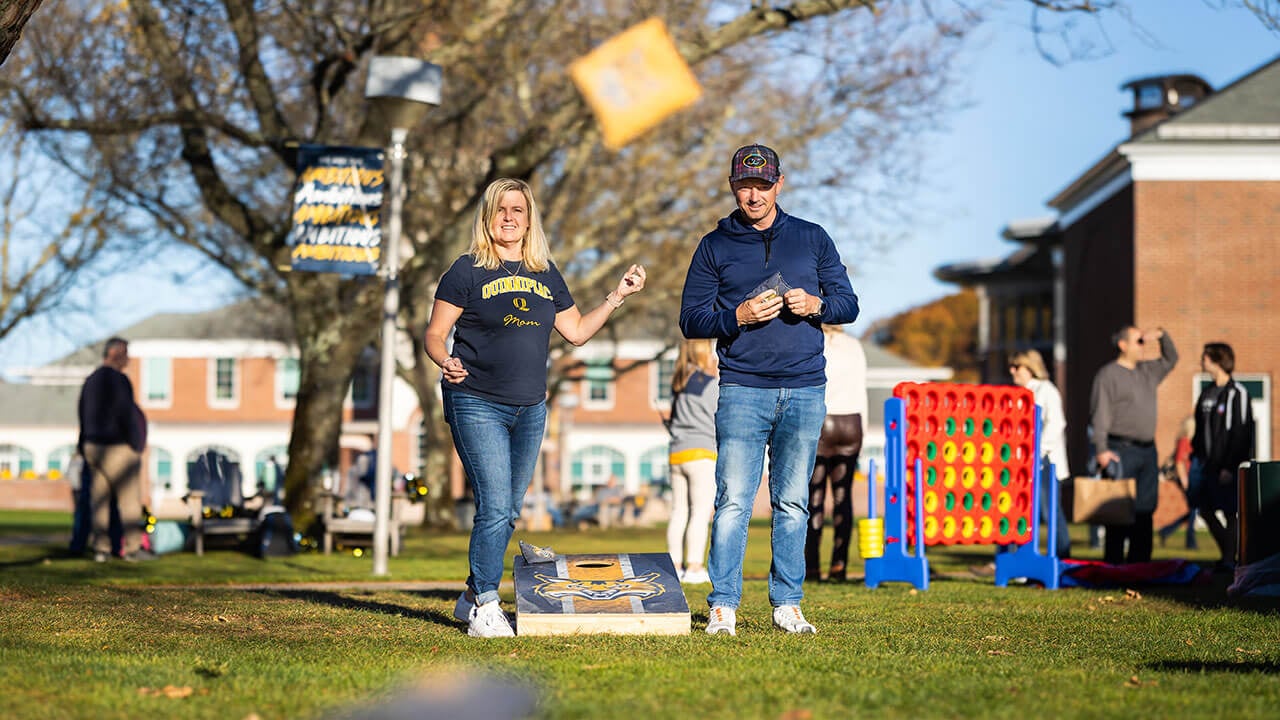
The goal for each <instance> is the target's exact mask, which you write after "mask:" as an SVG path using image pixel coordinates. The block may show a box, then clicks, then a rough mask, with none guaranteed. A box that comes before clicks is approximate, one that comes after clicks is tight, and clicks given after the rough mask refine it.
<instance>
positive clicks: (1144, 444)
mask: <svg viewBox="0 0 1280 720" xmlns="http://www.w3.org/2000/svg"><path fill="white" fill-rule="evenodd" d="M1155 342H1158V343H1160V357H1159V358H1158V359H1155V360H1143V359H1142V355H1143V349H1144V347H1145V346H1146V345H1147V344H1148V343H1155ZM1111 343H1112V345H1114V346H1115V348H1116V350H1117V351H1118V352H1117V355H1116V359H1115V360H1113V361H1112V362H1109V363H1107V364H1106V365H1103V366H1102V368H1101V369H1099V370H1098V374H1097V375H1095V376H1094V378H1093V391H1092V394H1091V395H1090V399H1089V407H1090V415H1091V424H1092V426H1093V442H1094V447H1095V449H1096V452H1097V455H1096V459H1097V462H1098V467H1099V468H1102V469H1105V468H1106V467H1107V466H1108V465H1110V464H1111V463H1115V462H1119V463H1120V467H1121V472H1122V473H1123V476H1124V477H1132V478H1134V479H1135V480H1136V481H1137V486H1138V490H1137V497H1136V498H1135V499H1134V521H1133V524H1132V525H1108V526H1106V540H1105V541H1104V543H1103V559H1104V560H1105V561H1106V562H1108V563H1111V564H1120V563H1122V562H1125V561H1126V560H1127V561H1128V562H1131V563H1136V562H1147V561H1148V560H1150V559H1151V543H1152V527H1151V518H1152V516H1153V515H1154V513H1155V509H1156V500H1157V499H1158V498H1159V491H1160V488H1159V483H1160V459H1159V456H1158V455H1157V454H1156V442H1155V435H1156V390H1157V388H1158V387H1159V386H1160V381H1161V380H1164V379H1165V377H1166V376H1167V375H1168V374H1169V373H1170V372H1171V371H1172V370H1173V366H1174V365H1176V364H1177V363H1178V351H1177V349H1176V348H1175V347H1174V346H1173V340H1172V339H1170V338H1169V335H1168V333H1166V332H1164V330H1161V329H1155V330H1146V331H1143V330H1139V329H1138V328H1136V327H1134V326H1132V325H1126V326H1125V327H1122V328H1120V329H1119V330H1117V331H1116V332H1115V333H1114V334H1113V335H1112V336H1111ZM1126 540H1127V541H1128V544H1129V549H1128V554H1127V555H1126V554H1125V541H1126Z"/></svg>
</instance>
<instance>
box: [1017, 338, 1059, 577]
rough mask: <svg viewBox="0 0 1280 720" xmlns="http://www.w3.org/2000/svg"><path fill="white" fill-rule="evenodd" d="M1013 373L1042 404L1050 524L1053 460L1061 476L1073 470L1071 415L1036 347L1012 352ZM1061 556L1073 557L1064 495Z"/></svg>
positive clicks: (1043, 491)
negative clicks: (1069, 451) (1069, 453)
mask: <svg viewBox="0 0 1280 720" xmlns="http://www.w3.org/2000/svg"><path fill="white" fill-rule="evenodd" d="M1009 374H1010V375H1011V376H1013V383H1014V384H1015V385H1019V386H1022V387H1024V388H1027V389H1029V390H1031V394H1032V395H1033V396H1035V402H1036V405H1038V406H1040V412H1041V416H1042V419H1043V426H1042V427H1041V428H1040V458H1041V461H1040V462H1041V465H1040V480H1041V482H1040V522H1041V523H1042V524H1044V526H1045V527H1048V526H1049V514H1048V509H1049V490H1050V489H1051V487H1052V486H1051V485H1050V483H1051V482H1053V478H1050V475H1049V464H1050V463H1052V464H1053V469H1054V472H1055V474H1056V475H1057V478H1056V479H1057V480H1059V481H1061V480H1064V479H1066V478H1067V477H1068V476H1069V475H1070V474H1071V473H1070V471H1069V470H1068V469H1067V416H1066V415H1065V414H1064V413H1063V412H1062V395H1061V394H1060V393H1059V392H1058V388H1056V387H1054V386H1053V383H1051V382H1049V371H1048V370H1047V369H1046V368H1045V365H1044V358H1042V357H1040V353H1039V352H1038V351H1036V350H1024V351H1022V352H1016V353H1014V354H1012V355H1010V356H1009ZM1056 512H1057V515H1058V544H1057V548H1058V557H1060V558H1066V557H1071V538H1070V536H1069V535H1068V534H1067V517H1066V514H1065V513H1064V512H1063V511H1062V498H1061V496H1059V498H1058V507H1057V508H1056Z"/></svg>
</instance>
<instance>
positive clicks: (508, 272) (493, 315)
mask: <svg viewBox="0 0 1280 720" xmlns="http://www.w3.org/2000/svg"><path fill="white" fill-rule="evenodd" d="M474 263H475V260H474V259H473V258H472V257H471V256H470V255H463V256H462V257H459V258H458V259H457V260H455V261H454V263H453V266H452V267H450V268H449V269H448V270H447V271H446V272H445V274H444V276H443V277H441V278H440V285H439V287H437V288H436V299H437V300H443V301H444V302H447V303H449V304H450V305H456V306H458V307H460V308H462V315H461V316H460V317H459V318H458V322H457V324H456V325H454V332H453V355H454V356H455V357H457V358H458V359H459V360H461V361H462V366H463V367H464V368H466V370H467V377H466V379H464V380H463V381H462V382H461V383H457V384H455V383H450V382H446V381H443V380H442V382H444V386H445V387H446V388H447V389H450V390H462V391H464V392H468V393H471V394H472V395H478V396H480V397H482V398H485V399H486V400H492V401H494V402H499V403H503V404H504V405H536V404H538V403H540V402H542V401H543V400H544V399H546V396H547V349H548V347H550V343H551V331H552V330H553V329H555V324H556V313H559V312H561V311H563V310H568V309H569V308H571V307H573V297H572V296H571V295H570V294H569V288H568V287H567V286H566V285H565V282H564V278H563V277H561V275H560V271H559V270H558V269H557V268H556V266H555V264H554V263H553V264H551V266H550V267H549V268H547V270H545V271H543V272H537V273H535V272H529V270H528V268H525V267H524V266H523V265H522V264H521V263H520V262H505V261H504V262H503V263H502V265H501V266H499V267H498V268H496V269H493V270H486V269H484V268H482V267H476V266H475V264H474Z"/></svg>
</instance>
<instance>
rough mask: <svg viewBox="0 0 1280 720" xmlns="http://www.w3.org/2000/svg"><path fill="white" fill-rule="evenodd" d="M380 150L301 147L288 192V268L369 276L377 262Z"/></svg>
mask: <svg viewBox="0 0 1280 720" xmlns="http://www.w3.org/2000/svg"><path fill="white" fill-rule="evenodd" d="M382 161H383V151H382V150H381V149H379V148H358V147H330V146H327V145H302V146H300V147H299V148H298V183H297V186H296V187H295V188H294V193H293V229H292V230H290V231H289V239H288V244H289V258H290V264H291V265H292V268H293V269H294V270H299V271H306V272H334V273H342V274H344V275H373V274H376V273H377V272H378V266H379V262H380V260H381V258H382V246H381V240H382V223H381V220H380V214H381V211H382V190H383V187H384V186H385V185H386V177H385V175H384V173H383V162H382Z"/></svg>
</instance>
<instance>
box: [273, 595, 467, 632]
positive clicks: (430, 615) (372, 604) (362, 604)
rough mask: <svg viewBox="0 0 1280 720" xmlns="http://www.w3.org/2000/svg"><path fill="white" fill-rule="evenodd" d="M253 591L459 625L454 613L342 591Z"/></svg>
mask: <svg viewBox="0 0 1280 720" xmlns="http://www.w3.org/2000/svg"><path fill="white" fill-rule="evenodd" d="M252 592H255V593H259V594H262V595H271V596H275V597H284V598H289V599H291V600H302V601H303V602H309V603H314V604H316V605H327V606H329V607H333V608H338V609H340V610H364V611H365V612H373V613H381V614H383V615H394V616H396V617H406V618H410V619H412V620H421V621H423V622H430V623H434V624H436V625H441V626H444V627H448V628H456V627H457V626H458V622H457V621H456V620H454V618H453V615H451V614H448V613H442V612H436V611H434V610H421V609H418V608H410V607H405V606H403V605H395V604H392V603H385V602H380V601H377V600H365V599H360V598H354V597H350V596H349V595H343V594H342V593H337V592H330V591H327V590H253V591H252ZM431 592H439V591H431ZM450 597H453V598H456V597H457V596H456V595H450Z"/></svg>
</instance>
